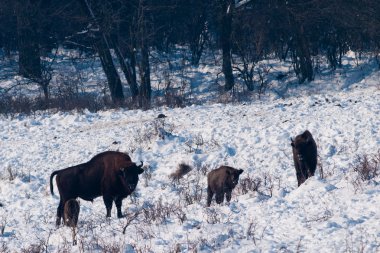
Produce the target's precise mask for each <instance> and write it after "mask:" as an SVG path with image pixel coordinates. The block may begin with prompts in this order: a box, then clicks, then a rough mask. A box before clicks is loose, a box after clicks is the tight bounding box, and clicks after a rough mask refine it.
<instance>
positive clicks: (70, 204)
mask: <svg viewBox="0 0 380 253" xmlns="http://www.w3.org/2000/svg"><path fill="white" fill-rule="evenodd" d="M79 211H80V206H79V202H78V201H77V200H76V199H69V200H68V201H66V203H65V208H64V211H63V223H64V224H65V225H66V226H69V227H76V226H77V224H78V217H79Z"/></svg>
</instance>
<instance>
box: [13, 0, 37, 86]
mask: <svg viewBox="0 0 380 253" xmlns="http://www.w3.org/2000/svg"><path fill="white" fill-rule="evenodd" d="M29 8H31V6H28V1H21V2H20V3H18V4H17V5H16V14H17V39H18V52H19V74H20V75H22V76H24V77H27V78H32V79H40V78H41V74H42V73H41V61H40V49H39V44H38V34H37V27H36V26H37V24H36V22H35V21H34V20H33V19H34V18H33V17H32V14H31V13H30V11H29V10H30V9H29Z"/></svg>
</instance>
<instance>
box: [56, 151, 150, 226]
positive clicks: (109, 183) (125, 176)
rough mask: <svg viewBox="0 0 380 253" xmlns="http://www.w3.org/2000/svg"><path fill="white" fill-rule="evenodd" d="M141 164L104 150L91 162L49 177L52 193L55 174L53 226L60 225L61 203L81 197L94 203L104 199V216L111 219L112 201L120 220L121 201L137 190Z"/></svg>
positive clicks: (114, 152) (141, 170)
mask: <svg viewBox="0 0 380 253" xmlns="http://www.w3.org/2000/svg"><path fill="white" fill-rule="evenodd" d="M142 166H143V164H142V163H141V165H136V164H135V163H134V162H132V161H131V158H130V157H129V156H128V155H127V154H124V153H121V152H116V151H106V152H103V153H100V154H98V155H96V156H94V157H93V158H92V159H91V160H90V161H88V162H86V163H82V164H79V165H75V166H72V167H69V168H66V169H63V170H57V171H54V172H53V173H51V175H50V192H51V194H52V195H54V192H53V177H54V176H55V175H56V176H57V177H56V182H57V187H58V191H59V195H60V201H59V205H58V208H57V221H56V224H57V226H59V225H60V224H61V218H62V216H63V211H64V204H65V203H66V201H68V200H69V199H76V198H78V197H79V198H81V199H84V200H87V201H93V200H94V199H95V198H97V197H99V196H103V201H104V204H105V206H106V209H107V217H111V208H112V202H115V205H116V209H117V217H118V218H121V217H123V215H122V213H121V205H122V201H123V199H124V198H126V197H127V196H129V195H130V194H131V193H132V192H133V191H134V190H135V188H136V186H137V183H138V181H139V174H141V173H143V172H144V170H143V169H142Z"/></svg>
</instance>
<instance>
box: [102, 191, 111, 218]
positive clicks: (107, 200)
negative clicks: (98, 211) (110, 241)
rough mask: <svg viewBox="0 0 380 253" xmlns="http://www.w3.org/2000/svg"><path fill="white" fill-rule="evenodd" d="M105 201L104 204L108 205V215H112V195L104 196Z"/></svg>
mask: <svg viewBox="0 0 380 253" xmlns="http://www.w3.org/2000/svg"><path fill="white" fill-rule="evenodd" d="M103 201H104V205H105V206H106V209H107V216H106V217H111V209H112V197H109V196H103Z"/></svg>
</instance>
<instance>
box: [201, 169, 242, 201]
mask: <svg viewBox="0 0 380 253" xmlns="http://www.w3.org/2000/svg"><path fill="white" fill-rule="evenodd" d="M241 173H243V170H237V169H234V168H232V167H229V166H221V167H220V168H218V169H215V170H213V171H210V172H209V173H208V175H207V184H208V185H207V206H210V205H211V200H212V197H213V196H214V194H215V200H216V203H218V204H220V203H222V202H223V201H224V194H226V199H227V202H230V200H231V193H232V190H233V189H234V188H235V186H236V185H237V184H238V181H239V176H240V174H241Z"/></svg>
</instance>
